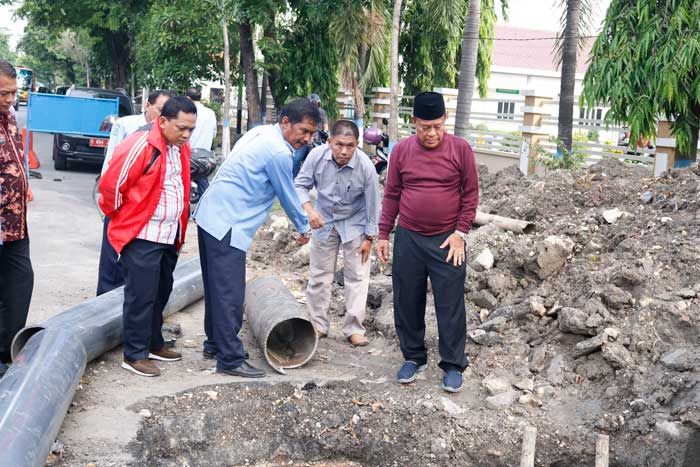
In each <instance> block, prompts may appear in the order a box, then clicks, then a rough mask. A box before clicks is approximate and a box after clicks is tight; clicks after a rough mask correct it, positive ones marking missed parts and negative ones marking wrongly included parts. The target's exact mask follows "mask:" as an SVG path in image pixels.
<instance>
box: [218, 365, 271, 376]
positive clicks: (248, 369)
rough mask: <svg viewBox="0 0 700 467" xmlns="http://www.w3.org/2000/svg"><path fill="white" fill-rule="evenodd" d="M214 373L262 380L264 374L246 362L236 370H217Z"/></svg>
mask: <svg viewBox="0 0 700 467" xmlns="http://www.w3.org/2000/svg"><path fill="white" fill-rule="evenodd" d="M216 372H217V373H223V374H225V375H231V376H241V377H243V378H262V377H264V376H265V372H264V371H263V370H261V369H259V368H255V367H254V366H253V365H251V364H250V363H248V362H243V363H242V364H241V366H239V367H238V368H232V369H230V370H225V369H222V368H217V369H216Z"/></svg>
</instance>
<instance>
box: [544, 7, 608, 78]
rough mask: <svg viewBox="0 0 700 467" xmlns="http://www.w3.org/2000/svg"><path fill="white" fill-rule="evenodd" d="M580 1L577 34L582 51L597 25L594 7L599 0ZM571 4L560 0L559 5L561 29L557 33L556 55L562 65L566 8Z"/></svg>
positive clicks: (558, 63)
mask: <svg viewBox="0 0 700 467" xmlns="http://www.w3.org/2000/svg"><path fill="white" fill-rule="evenodd" d="M578 1H579V8H580V11H579V20H578V31H577V33H576V35H577V36H578V48H579V50H580V51H581V52H583V51H584V49H585V48H586V44H587V43H588V37H587V36H589V35H591V34H592V33H593V31H594V30H595V25H594V24H593V17H594V14H593V7H594V6H595V4H596V3H597V0H578ZM568 4H569V1H568V0H559V6H560V7H561V10H562V13H561V30H560V31H559V33H558V34H557V37H556V40H555V41H554V56H555V57H556V60H557V65H561V62H562V59H563V56H564V32H565V29H566V10H567V6H568Z"/></svg>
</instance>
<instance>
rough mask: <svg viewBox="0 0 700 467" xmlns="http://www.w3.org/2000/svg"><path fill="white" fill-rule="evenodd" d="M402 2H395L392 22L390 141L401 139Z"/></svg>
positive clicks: (397, 0)
mask: <svg viewBox="0 0 700 467" xmlns="http://www.w3.org/2000/svg"><path fill="white" fill-rule="evenodd" d="M402 3H403V2H402V0H394V13H393V16H392V20H391V65H390V66H389V69H390V70H391V102H390V107H389V141H396V140H398V139H399V33H400V32H401V4H402Z"/></svg>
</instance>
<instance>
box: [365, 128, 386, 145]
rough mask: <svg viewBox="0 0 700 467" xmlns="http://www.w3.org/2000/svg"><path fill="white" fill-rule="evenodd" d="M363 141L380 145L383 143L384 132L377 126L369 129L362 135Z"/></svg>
mask: <svg viewBox="0 0 700 467" xmlns="http://www.w3.org/2000/svg"><path fill="white" fill-rule="evenodd" d="M362 139H363V140H364V141H365V143H367V144H373V145H375V146H376V145H378V144H379V143H381V142H382V131H381V130H380V129H379V128H377V127H376V126H373V127H370V128H367V129H366V130H365V132H364V134H363V135H362Z"/></svg>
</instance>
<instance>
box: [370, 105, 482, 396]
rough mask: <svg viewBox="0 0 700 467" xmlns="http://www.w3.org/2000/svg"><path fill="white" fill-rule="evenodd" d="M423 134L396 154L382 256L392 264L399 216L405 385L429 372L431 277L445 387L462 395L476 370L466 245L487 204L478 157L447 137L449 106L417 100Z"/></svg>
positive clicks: (398, 294) (396, 267)
mask: <svg viewBox="0 0 700 467" xmlns="http://www.w3.org/2000/svg"><path fill="white" fill-rule="evenodd" d="M413 116H414V123H415V125H416V134H415V135H414V136H410V137H408V138H406V139H404V140H403V141H401V142H399V143H398V144H397V145H396V146H394V148H393V149H392V151H391V159H390V161H389V173H388V175H387V179H386V186H385V189H384V203H383V206H382V215H381V218H380V220H379V241H378V242H377V248H376V249H377V256H378V257H379V259H380V260H381V261H387V260H388V258H389V232H391V230H392V229H393V228H394V221H395V220H396V216H397V215H398V216H399V225H398V227H397V228H396V234H395V236H394V260H393V263H392V282H393V288H394V321H395V324H396V334H397V335H398V337H399V344H400V346H401V353H402V354H403V357H404V359H405V362H404V364H403V366H402V367H401V369H400V370H399V372H398V375H397V379H398V380H399V382H400V383H403V384H407V383H410V382H412V381H414V380H415V379H416V374H417V373H418V372H419V371H422V370H423V369H425V367H426V364H427V362H428V359H427V357H428V352H427V349H426V348H425V341H424V338H425V301H426V293H427V279H428V277H430V284H431V285H432V289H433V296H434V299H435V313H436V315H437V324H438V335H439V339H440V363H439V366H440V368H441V369H442V370H443V371H444V372H445V375H444V378H443V384H442V388H443V389H444V390H445V391H448V392H457V391H459V390H461V389H462V372H463V371H464V369H465V368H466V367H467V365H468V360H467V356H466V355H465V354H464V346H465V344H466V337H467V321H466V309H465V304H464V280H465V278H466V265H465V264H466V263H465V241H466V235H467V233H468V232H469V230H470V229H471V226H472V222H473V221H474V217H475V215H476V208H477V205H478V204H479V181H478V175H477V171H476V163H475V161H474V153H473V152H472V149H471V147H470V146H469V143H467V141H466V140H464V139H462V138H459V137H456V136H453V135H450V134H447V133H445V119H446V118H447V115H446V113H445V101H444V100H443V98H442V95H441V94H438V93H436V92H423V93H420V94H418V95H417V96H416V97H415V100H414V107H413Z"/></svg>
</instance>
